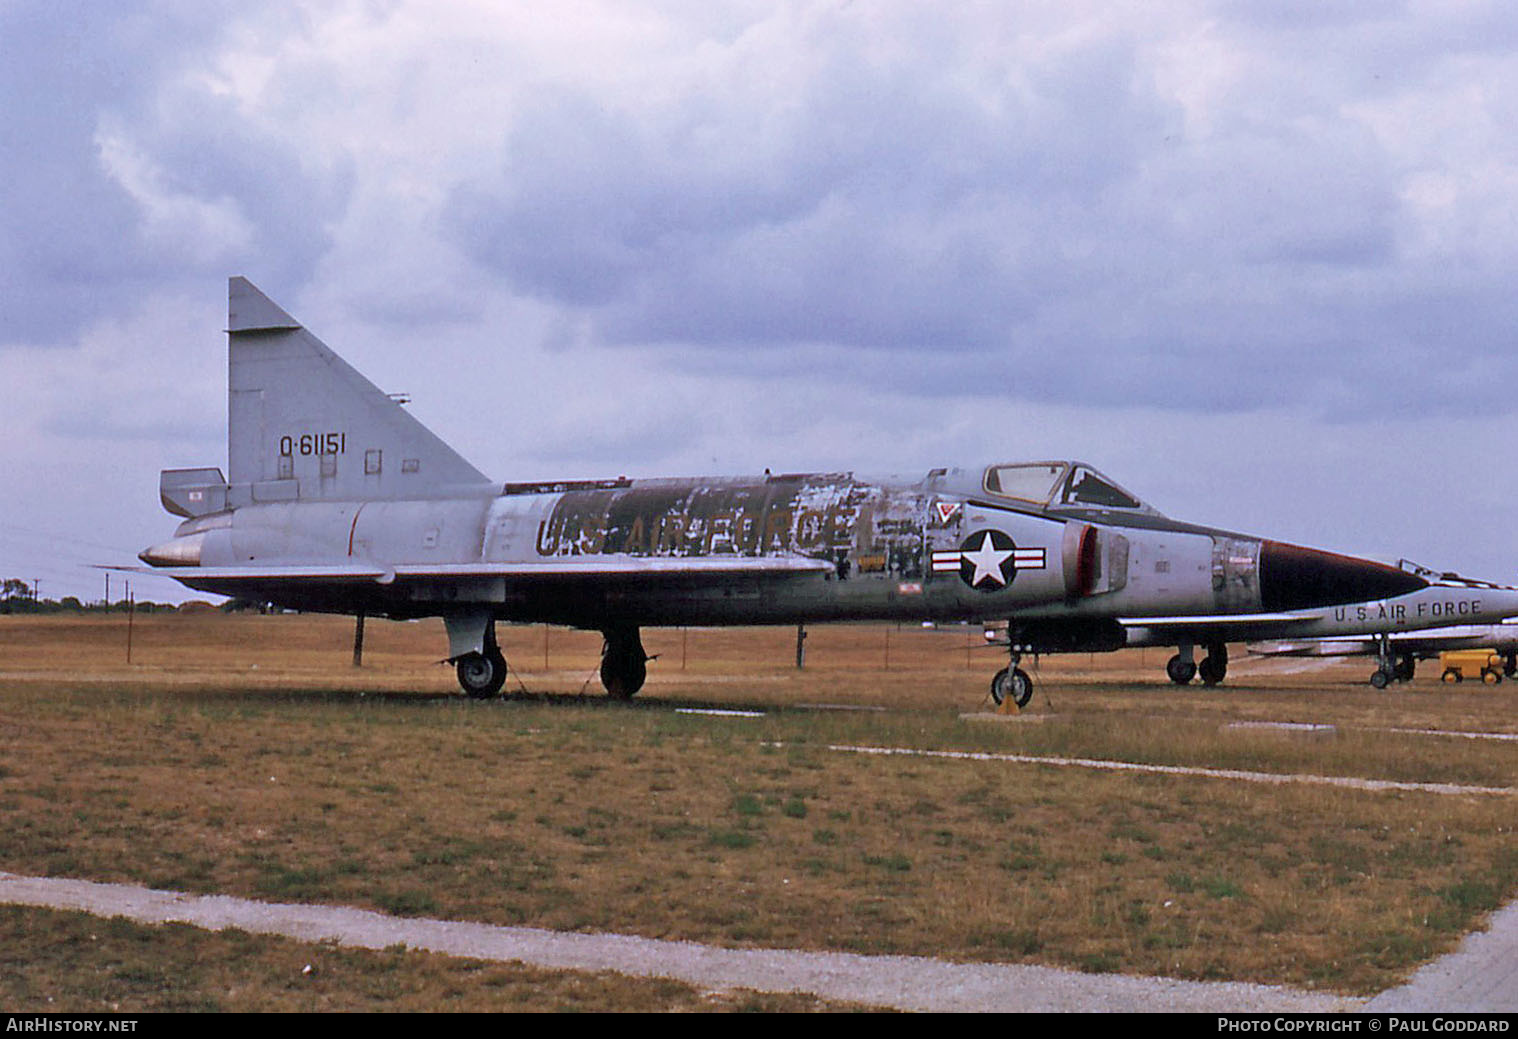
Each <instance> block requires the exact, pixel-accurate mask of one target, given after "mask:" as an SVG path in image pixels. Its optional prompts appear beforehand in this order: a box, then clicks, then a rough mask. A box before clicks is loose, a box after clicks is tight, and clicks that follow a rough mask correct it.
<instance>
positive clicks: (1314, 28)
mask: <svg viewBox="0 0 1518 1039" xmlns="http://www.w3.org/2000/svg"><path fill="white" fill-rule="evenodd" d="M550 12H551V13H550ZM1514 126H1518V18H1514V17H1513V11H1512V7H1511V5H1510V4H1508V3H1502V2H1496V0H1493V2H1480V0H1472V2H1459V0H1439V2H1418V0H1408V2H1405V3H1394V2H1370V0H1289V2H1280V3H1269V2H1266V0H1237V2H1225V0H1213V2H1206V0H1169V2H1167V3H1164V4H1152V5H1151V4H1142V5H1139V4H1105V3H1086V2H1081V0H1059V2H1047V3H1044V2H1021V3H1020V2H1006V0H998V2H987V3H962V4H954V3H935V4H923V3H920V2H914V0H900V2H897V0H878V2H873V0H853V2H836V0H834V2H791V3H787V2H777V0H762V2H753V3H745V2H737V3H726V4H712V3H706V2H693V0H692V2H679V0H666V2H654V0H648V2H637V0H607V2H604V3H603V2H596V0H585V2H563V0H561V2H558V3H555V4H553V5H536V4H533V5H529V4H514V3H506V2H491V3H487V2H479V3H447V2H438V0H428V2H426V3H422V2H408V0H394V2H388V0H385V2H382V0H375V2H367V3H366V2H345V3H303V4H289V5H285V4H276V5H262V4H246V3H236V4H233V3H216V2H206V0H195V2H187V0H179V2H163V3H132V2H130V0H127V2H123V3H120V4H110V5H102V4H97V3H84V2H78V0H47V2H46V3H42V2H32V0H0V164H3V168H0V197H3V199H4V204H3V205H0V386H4V387H5V388H6V390H7V392H6V394H5V397H4V399H3V404H0V414H3V415H4V422H3V426H0V428H3V430H4V433H5V436H4V438H3V440H0V472H3V477H4V484H3V490H0V577H12V576H14V577H21V578H24V579H26V580H27V581H29V582H30V581H32V580H38V581H40V588H41V593H42V595H43V596H44V597H49V598H57V597H60V596H63V595H71V594H72V595H78V596H80V597H81V598H99V597H100V596H101V594H102V592H103V582H104V578H103V576H102V575H101V574H100V572H98V571H92V570H89V569H86V567H85V564H89V563H126V562H135V559H134V556H135V553H136V552H137V551H138V550H140V549H141V548H143V547H145V546H146V545H148V544H150V543H154V542H158V541H161V540H164V539H165V538H167V537H168V536H169V534H170V533H171V532H172V531H173V528H174V526H175V524H176V522H177V520H176V519H175V518H174V517H172V516H170V515H169V514H167V513H165V512H163V511H162V509H161V508H160V506H159V504H158V497H157V479H158V471H159V470H160V469H162V468H166V467H178V466H192V465H220V466H223V467H224V466H225V465H226V441H225V420H226V389H225V380H226V353H225V349H226V347H225V336H224V335H223V329H224V328H225V327H226V325H225V322H226V279H227V277H228V276H229V275H233V274H241V275H246V276H247V277H248V278H250V279H251V280H252V281H253V282H254V283H255V284H257V285H258V286H259V287H260V288H262V289H263V290H264V291H265V292H267V293H268V294H269V295H270V296H272V297H273V298H274V299H275V300H276V301H278V302H279V303H280V304H281V305H282V306H283V307H284V308H285V309H286V310H287V311H289V312H290V313H291V314H293V315H294V316H295V317H297V318H298V319H300V320H301V321H303V322H304V323H305V324H306V325H307V326H308V327H309V328H311V329H312V331H314V332H315V333H316V334H317V335H318V336H320V337H321V338H323V339H324V340H325V341H326V342H327V343H328V344H329V345H330V346H332V347H333V348H334V349H336V350H337V351H338V352H339V353H341V354H343V355H344V356H345V357H346V358H347V359H348V360H349V361H350V362H352V363H353V364H354V365H355V366H356V367H358V368H359V369H360V370H361V371H364V372H365V373H366V374H367V375H369V376H370V378H372V379H373V380H374V381H375V382H377V383H378V384H379V385H380V386H381V388H383V389H386V390H388V391H404V392H407V393H409V394H410V395H411V396H412V398H413V404H412V405H411V408H412V411H413V413H414V414H415V415H416V416H417V417H418V418H420V419H422V420H423V421H424V422H426V423H427V424H428V425H430V426H431V427H432V428H433V429H434V430H435V431H436V432H437V433H438V434H439V435H441V436H442V437H443V438H444V439H445V440H448V441H449V442H450V443H452V444H454V446H456V447H457V448H459V449H460V450H461V451H462V452H463V453H464V455H465V456H466V457H468V458H469V459H470V460H471V461H473V462H474V464H475V465H476V466H477V467H478V468H480V469H482V470H483V471H485V472H487V473H489V474H490V475H492V476H494V477H496V478H499V479H502V480H507V479H513V480H527V479H543V478H549V477H581V476H615V475H619V474H626V475H629V476H659V475H701V474H723V473H728V474H730V473H744V472H759V471H762V470H763V469H764V468H765V467H769V468H772V469H775V470H787V471H794V470H836V469H853V470H856V471H859V472H861V473H875V472H909V473H914V474H915V473H920V472H923V471H926V470H927V469H928V468H930V467H932V466H937V465H945V464H977V463H981V462H985V461H989V460H1015V459H1023V458H1048V457H1072V456H1073V457H1080V458H1083V459H1086V460H1088V461H1090V462H1092V463H1093V464H1095V465H1096V466H1098V467H1099V468H1101V469H1103V470H1105V471H1106V472H1107V473H1108V474H1109V475H1110V476H1112V477H1113V478H1114V479H1116V480H1117V481H1118V482H1120V483H1123V484H1125V485H1126V486H1128V487H1129V488H1130V489H1131V490H1132V491H1134V492H1135V493H1137V494H1139V495H1140V496H1141V497H1143V498H1145V499H1146V500H1148V501H1149V502H1150V503H1151V504H1153V505H1155V506H1156V507H1157V508H1159V509H1161V510H1162V511H1165V512H1167V513H1169V514H1170V515H1173V516H1175V517H1178V518H1182V519H1188V520H1193V521H1196V522H1202V523H1210V524H1215V525H1219V526H1225V527H1230V528H1233V529H1237V530H1242V531H1246V532H1250V533H1256V534H1262V535H1266V536H1271V537H1277V538H1281V539H1284V540H1290V541H1296V542H1299V543H1305V544H1309V545H1314V546H1319V547H1324V548H1330V549H1336V550H1340V551H1350V552H1358V553H1363V554H1370V555H1375V556H1378V557H1384V558H1391V559H1395V558H1397V557H1399V556H1406V557H1410V558H1413V559H1416V560H1419V561H1422V562H1425V563H1428V564H1430V565H1434V566H1438V567H1440V568H1451V569H1458V570H1461V571H1463V572H1467V573H1469V574H1471V575H1472V576H1480V577H1485V578H1489V579H1498V580H1504V581H1518V545H1515V543H1514V537H1513V521H1514V519H1515V518H1518V495H1515V493H1514V491H1513V489H1512V487H1511V486H1510V483H1511V471H1512V464H1511V458H1512V448H1513V445H1514V444H1515V442H1518V440H1515V437H1518V351H1515V350H1514V348H1513V345H1512V339H1513V336H1514V328H1515V324H1518V321H1515V319H1518V277H1515V274H1518V135H1515V134H1514V133H1513V130H1512V128H1513V127H1514ZM118 580H119V578H118ZM117 590H119V586H117ZM134 592H136V593H137V595H138V597H139V598H157V599H178V598H182V597H184V595H185V594H187V593H182V592H181V590H179V587H178V585H177V584H175V583H174V582H172V581H169V580H166V579H162V578H149V577H142V578H137V579H134Z"/></svg>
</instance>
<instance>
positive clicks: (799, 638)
mask: <svg viewBox="0 0 1518 1039" xmlns="http://www.w3.org/2000/svg"><path fill="white" fill-rule="evenodd" d="M805 666H806V625H805V624H798V625H796V670H797V671H800V670H801V669H802V668H803V667H805Z"/></svg>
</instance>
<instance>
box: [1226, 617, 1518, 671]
mask: <svg viewBox="0 0 1518 1039" xmlns="http://www.w3.org/2000/svg"><path fill="white" fill-rule="evenodd" d="M1245 648H1246V649H1248V651H1249V652H1250V653H1254V654H1256V655H1259V656H1289V657H1355V656H1378V657H1381V658H1382V663H1381V666H1380V667H1379V668H1378V669H1377V670H1376V672H1375V673H1373V674H1372V676H1371V681H1372V683H1374V684H1376V685H1377V686H1378V687H1380V688H1385V687H1386V685H1387V684H1389V682H1392V681H1396V682H1407V681H1411V680H1412V677H1413V674H1414V672H1415V671H1416V669H1417V666H1418V661H1419V660H1426V659H1428V658H1429V657H1435V656H1438V655H1439V654H1440V653H1443V652H1446V651H1448V650H1455V649H1489V650H1491V651H1492V652H1493V653H1495V654H1497V655H1498V656H1500V657H1501V658H1502V671H1501V673H1500V675H1499V676H1498V677H1501V676H1502V675H1505V676H1507V677H1508V678H1512V677H1513V676H1514V675H1515V674H1518V618H1509V619H1508V620H1505V621H1503V622H1501V623H1498V624H1455V625H1451V626H1449V627H1444V628H1428V629H1425V630H1421V631H1407V630H1402V631H1392V632H1387V633H1385V635H1384V637H1383V636H1382V635H1379V634H1377V635H1365V636H1361V637H1359V638H1355V637H1352V636H1339V637H1327V638H1302V639H1293V638H1279V639H1272V640H1269V641H1264V642H1251V643H1249V644H1248V646H1246V647H1245ZM1388 660H1389V664H1388ZM1377 675H1384V676H1385V677H1383V678H1379V679H1378V678H1377V677H1376V676H1377Z"/></svg>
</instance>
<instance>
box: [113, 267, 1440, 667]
mask: <svg viewBox="0 0 1518 1039" xmlns="http://www.w3.org/2000/svg"><path fill="white" fill-rule="evenodd" d="M229 297H230V303H229V311H230V315H229V330H230V335H229V342H230V347H229V351H230V353H229V371H230V374H229V394H230V398H229V409H230V423H229V432H228V457H229V467H228V474H227V477H226V479H225V481H223V480H222V479H221V474H220V471H219V470H216V469H208V468H202V469H192V470H170V471H167V472H165V473H164V475H163V477H162V479H161V483H160V493H161V495H162V497H163V500H164V503H165V506H166V507H167V508H168V509H169V510H170V511H171V512H174V513H176V514H177V515H180V516H186V517H188V519H187V520H186V521H185V522H184V523H183V524H181V526H180V528H179V530H178V531H177V532H176V535H175V537H174V539H173V540H172V541H170V542H168V543H166V544H164V545H159V546H155V547H154V548H151V549H148V550H147V551H145V552H144V553H143V559H144V560H145V561H147V562H149V563H151V564H153V565H155V566H163V567H166V568H168V572H170V573H172V574H173V575H174V576H176V577H177V578H179V579H180V580H181V581H183V582H184V583H185V584H186V585H188V586H190V587H192V588H197V589H201V590H204V591H212V592H220V593H223V594H227V595H235V596H245V597H251V598H257V599H263V600H268V601H272V602H276V603H280V604H283V605H286V606H292V607H296V608H300V609H307V610H319V611H331V612H341V613H363V614H367V615H374V616H391V617H415V616H428V615H433V616H442V617H444V618H445V619H446V620H447V621H448V631H449V639H450V653H451V655H453V656H455V657H457V656H461V655H463V654H465V653H469V652H476V653H478V652H481V651H482V649H486V648H489V647H488V646H487V643H488V642H489V639H490V631H491V621H492V620H514V621H548V622H552V623H560V624H570V625H578V626H583V627H589V628H598V629H600V630H603V631H607V632H609V633H617V634H618V638H617V639H616V640H614V641H616V642H617V644H618V652H619V653H621V654H624V655H626V654H631V653H634V652H635V650H636V649H637V647H636V635H635V632H636V629H637V628H638V627H640V626H645V625H670V624H693V623H702V624H751V623H803V622H809V621H820V620H886V619H895V620H914V621H915V620H991V619H1007V618H1016V620H1017V621H1018V623H1019V624H1020V625H1022V626H1023V627H1024V629H1025V630H1026V632H1028V633H1029V637H1030V638H1035V636H1036V638H1035V642H1036V644H1039V645H1048V646H1058V647H1062V648H1081V647H1089V648H1113V645H1114V643H1115V644H1121V640H1122V630H1121V628H1120V627H1119V626H1118V624H1117V621H1116V618H1118V617H1143V616H1155V615H1170V614H1244V613H1248V612H1251V611H1259V610H1260V609H1261V608H1262V606H1264V605H1266V604H1267V603H1268V602H1269V601H1271V600H1272V599H1280V598H1282V596H1283V591H1282V590H1281V589H1279V588H1274V589H1273V588H1272V586H1271V572H1270V570H1271V567H1270V566H1267V565H1266V560H1267V559H1274V558H1279V559H1283V560H1286V564H1283V565H1288V564H1289V565H1288V569H1289V572H1290V573H1291V574H1292V575H1293V579H1294V580H1296V579H1300V578H1302V577H1303V576H1304V575H1306V576H1307V577H1310V578H1312V580H1311V581H1309V582H1308V583H1309V585H1310V586H1311V591H1310V596H1311V597H1313V598H1314V599H1316V600H1321V601H1320V602H1317V603H1316V604H1318V605H1323V604H1328V603H1332V602H1350V601H1355V600H1359V599H1366V598H1371V597H1373V595H1377V594H1388V593H1392V592H1397V591H1406V590H1410V589H1411V588H1414V587H1422V586H1423V585H1424V584H1425V583H1426V582H1424V581H1422V580H1421V579H1419V578H1416V577H1413V576H1412V575H1409V574H1405V573H1403V572H1401V571H1399V570H1396V569H1394V568H1388V567H1382V566H1379V565H1377V564H1372V563H1368V562H1365V561H1363V560H1349V559H1346V558H1344V557H1330V556H1329V555H1328V554H1326V553H1315V552H1314V551H1313V550H1310V549H1295V548H1291V547H1289V546H1278V545H1276V544H1275V543H1272V542H1266V541H1262V540H1261V539H1259V538H1252V537H1248V536H1245V535H1238V534H1233V533H1229V532H1226V531H1217V530H1211V529H1208V528H1203V527H1197V526H1194V525H1188V524H1182V523H1176V522H1175V521H1172V520H1170V519H1168V518H1166V517H1165V516H1163V515H1161V514H1160V513H1159V512H1157V511H1155V510H1154V509H1152V508H1150V507H1148V506H1147V505H1145V504H1143V502H1142V501H1140V500H1139V499H1138V498H1137V497H1136V496H1133V495H1131V494H1130V493H1129V492H1127V491H1124V490H1123V489H1121V488H1120V487H1118V486H1117V485H1116V484H1114V483H1112V482H1111V481H1109V480H1107V478H1106V477H1104V476H1102V475H1101V474H1100V473H1097V472H1096V471H1095V470H1093V469H1091V468H1090V467H1089V466H1083V465H1080V464H1079V463H1073V462H1064V461H1054V462H1042V463H1035V464H1031V465H1020V466H1019V465H1009V466H997V467H990V468H987V467H976V468H964V469H959V468H945V469H935V470H933V471H932V472H930V473H928V474H926V475H925V476H923V477H920V478H917V477H910V478H899V477H896V478H868V479H866V478H862V477H856V476H855V475H854V474H851V473H811V474H783V475H771V474H765V475H762V476H753V477H736V478H735V477H722V478H703V479H661V480H628V479H625V478H618V479H614V480H598V481H565V482H552V481H550V482H546V483H511V484H504V485H502V484H492V483H490V482H488V481H487V480H486V479H485V477H484V476H482V475H481V474H480V473H479V472H478V471H477V470H476V469H474V468H473V467H472V466H471V465H469V463H468V462H466V461H464V459H462V458H461V457H459V456H458V455H457V454H456V453H455V452H454V451H453V450H452V449H451V448H449V447H448V446H447V445H446V444H444V443H443V442H442V441H441V440H439V439H438V438H437V437H436V436H435V435H433V434H432V433H431V432H430V431H428V430H427V429H425V428H424V427H423V426H422V425H421V424H420V423H418V422H416V421H415V420H414V419H413V418H412V417H411V416H410V415H409V414H407V413H406V412H405V410H404V409H403V408H402V407H401V406H400V405H399V404H397V403H396V402H395V401H393V400H391V399H390V398H388V397H387V396H386V395H385V394H383V393H381V392H380V391H379V389H378V388H376V387H375V386H374V385H373V384H371V383H370V382H368V381H367V380H366V379H364V378H363V376H361V375H359V374H358V372H357V371H355V370H354V369H353V368H351V367H350V366H349V365H348V364H347V363H346V362H344V361H342V360H341V359H340V358H338V357H337V355H336V354H335V353H333V352H332V351H331V350H330V349H328V348H327V347H326V345H325V344H323V343H322V342H321V341H320V340H318V339H317V338H316V337H315V336H314V335H312V334H311V333H310V332H308V331H307V330H306V329H304V328H302V327H301V326H300V325H299V323H298V322H296V321H295V320H294V319H293V318H291V317H290V316H289V315H288V314H286V313H285V312H284V311H283V310H282V309H280V308H279V307H278V306H277V305H275V304H274V303H273V302H272V301H270V300H268V299H267V297H265V296H263V294H262V293H260V292H259V291H258V290H257V289H256V288H254V287H253V286H252V285H251V284H250V283H248V282H247V281H246V280H245V279H241V278H234V279H232V282H231V285H230V291H229ZM1040 481H1044V482H1045V483H1047V485H1048V486H1047V489H1046V490H1045V491H1043V492H1040V493H1039V494H1035V495H1033V497H1034V498H1037V499H1038V500H1032V498H1028V497H1023V498H1019V497H1015V496H1014V493H1018V494H1024V495H1027V494H1029V491H1028V490H1027V487H1028V486H1029V485H1038V484H1039V483H1040ZM1320 562H1321V563H1322V566H1319V565H1318V564H1319V563H1320ZM1330 563H1331V565H1330ZM1318 570H1322V571H1323V573H1322V574H1319V573H1318ZM1325 574H1326V575H1327V576H1324V575H1325ZM1277 583H1279V582H1277ZM1287 597H1288V598H1289V596H1287ZM1300 597H1301V596H1300V595H1298V598H1300ZM639 663H641V662H639Z"/></svg>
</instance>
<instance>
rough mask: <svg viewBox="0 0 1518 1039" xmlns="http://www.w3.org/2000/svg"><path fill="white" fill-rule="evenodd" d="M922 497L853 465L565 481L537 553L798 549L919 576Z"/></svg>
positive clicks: (839, 565)
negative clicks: (869, 478) (815, 471)
mask: <svg viewBox="0 0 1518 1039" xmlns="http://www.w3.org/2000/svg"><path fill="white" fill-rule="evenodd" d="M926 513H927V507H926V498H925V496H924V495H923V494H922V493H921V492H905V493H903V492H899V491H898V492H888V491H886V490H885V489H884V488H883V487H881V486H879V485H875V484H866V483H861V482H860V481H858V480H855V479H854V478H853V477H852V476H849V475H847V474H826V475H807V476H795V477H770V478H768V479H766V480H764V481H762V482H755V481H745V480H730V481H717V482H714V481H695V480H688V481H685V480H682V481H673V480H671V481H645V482H640V483H639V484H638V485H636V486H633V487H628V488H620V489H611V490H607V489H596V490H584V491H567V492H565V493H563V494H562V495H560V496H559V499H558V501H557V503H556V504H555V505H554V507H553V510H552V512H551V513H549V515H548V516H546V517H545V518H543V519H542V520H540V521H539V524H538V530H537V537H536V551H537V554H538V555H539V556H543V557H551V556H577V555H601V554H627V555H633V556H650V557H697V556H722V555H733V556H764V555H801V556H807V557H809V558H813V559H825V560H827V561H829V562H832V563H833V564H835V566H836V571H837V576H838V577H839V578H841V579H845V580H846V579H848V578H850V577H852V576H855V575H858V574H861V573H869V574H872V575H875V576H878V577H880V578H882V579H885V578H920V577H922V575H923V570H924V554H925V538H924V529H925V523H926Z"/></svg>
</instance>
